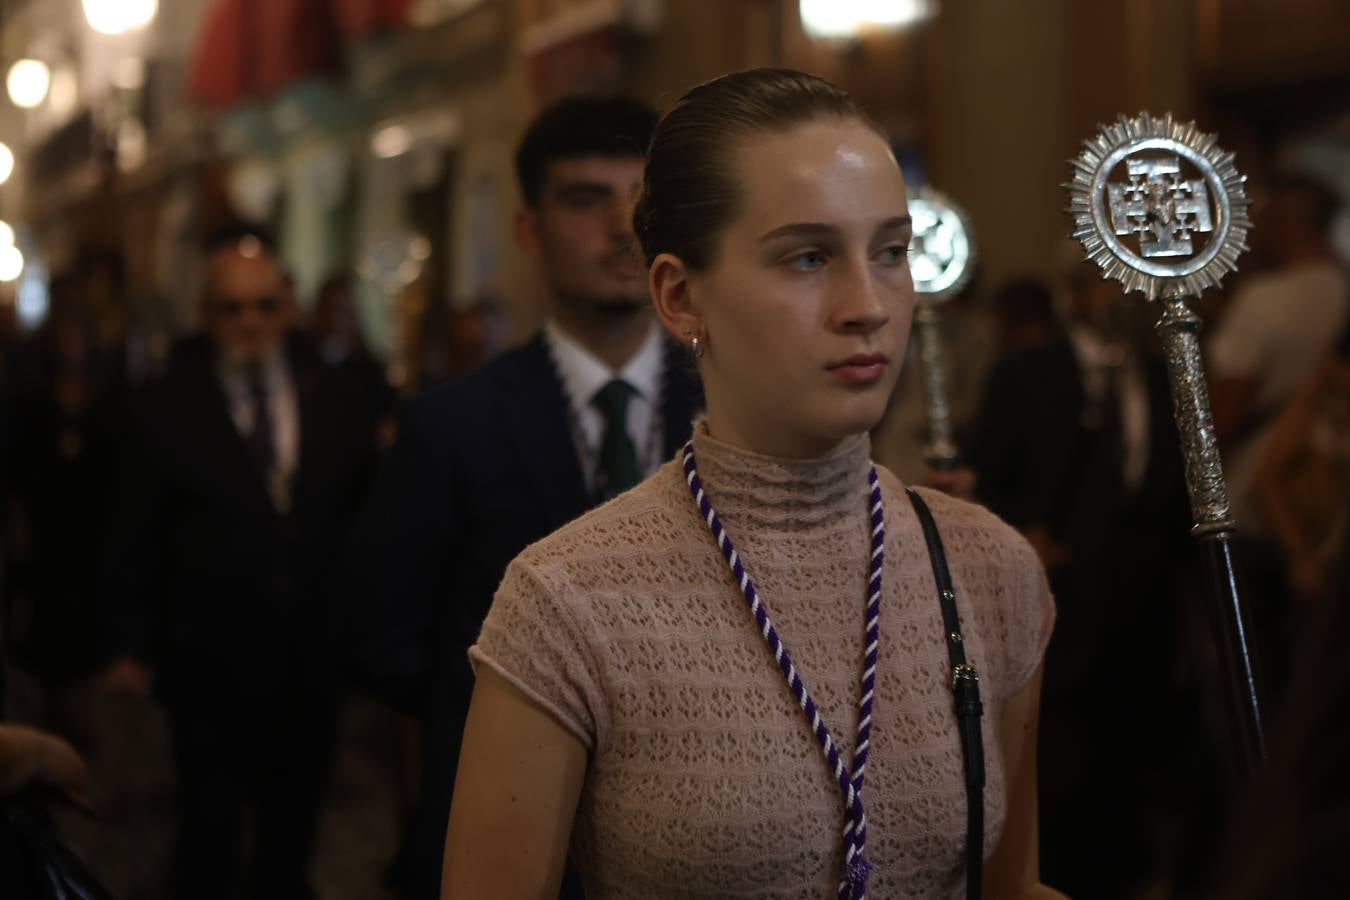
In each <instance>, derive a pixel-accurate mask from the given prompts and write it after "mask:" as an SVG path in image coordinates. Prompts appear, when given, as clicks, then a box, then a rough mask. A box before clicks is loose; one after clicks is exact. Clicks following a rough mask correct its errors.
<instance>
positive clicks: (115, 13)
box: [84, 0, 159, 34]
mask: <svg viewBox="0 0 1350 900" xmlns="http://www.w3.org/2000/svg"><path fill="white" fill-rule="evenodd" d="M158 11H159V3H158V2H157V0H84V17H85V19H86V20H88V22H89V27H90V28H92V29H94V30H95V31H97V32H98V33H99V34H124V33H126V32H128V31H132V30H134V29H137V28H144V27H145V26H146V25H149V24H150V22H151V21H152V20H153V19H154V18H155V13H157V12H158Z"/></svg>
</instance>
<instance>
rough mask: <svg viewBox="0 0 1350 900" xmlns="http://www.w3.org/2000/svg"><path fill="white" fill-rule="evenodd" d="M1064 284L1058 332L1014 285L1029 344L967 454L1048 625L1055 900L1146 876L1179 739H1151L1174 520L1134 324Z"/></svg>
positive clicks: (1172, 457) (1179, 496)
mask: <svg viewBox="0 0 1350 900" xmlns="http://www.w3.org/2000/svg"><path fill="white" fill-rule="evenodd" d="M1067 288H1068V301H1069V302H1068V307H1069V308H1068V310H1067V312H1068V316H1067V321H1066V322H1065V323H1064V327H1063V328H1062V329H1060V328H1059V327H1058V326H1057V325H1054V324H1053V321H1052V319H1051V317H1052V314H1053V313H1052V309H1053V307H1052V303H1051V297H1050V292H1049V290H1048V289H1045V288H1041V294H1042V299H1041V300H1040V301H1039V302H1037V303H1034V304H1032V303H1030V302H1029V301H1030V300H1031V298H1032V294H1031V293H1030V292H1029V290H1028V289H1027V288H1023V289H1022V293H1024V294H1025V295H1026V296H1024V297H1023V299H1022V300H1021V301H1019V302H1020V303H1021V304H1022V305H1023V306H1024V307H1025V310H1024V311H1026V312H1032V311H1035V310H1039V311H1040V314H1039V315H1037V316H1034V318H1037V319H1039V320H1040V324H1039V325H1038V326H1037V328H1036V329H1034V331H1035V332H1036V333H1037V334H1038V335H1039V338H1038V339H1037V340H1034V341H1031V342H1029V343H1026V344H1023V345H1021V346H1015V347H1014V349H1012V350H1011V351H1010V352H1009V353H1008V354H1007V355H1006V356H1004V357H1003V358H1002V359H1001V360H999V361H998V362H997V363H996V364H995V365H994V367H993V369H992V370H991V372H990V374H989V378H988V381H987V382H986V389H985V397H984V401H983V403H982V406H981V412H980V415H979V416H978V418H977V421H976V424H975V428H974V434H973V438H972V441H971V460H972V463H973V465H974V468H975V470H976V473H977V482H976V491H977V493H978V495H979V499H980V500H981V501H982V502H983V503H985V504H986V505H988V507H989V508H990V509H991V510H993V511H994V512H995V513H997V514H998V515H1000V516H1001V517H1003V518H1004V519H1006V520H1007V521H1008V522H1009V523H1010V524H1011V525H1013V526H1014V527H1016V528H1017V529H1018V530H1020V531H1021V532H1022V533H1023V534H1024V535H1025V536H1026V537H1027V539H1028V540H1029V541H1030V542H1031V544H1032V546H1033V547H1034V548H1035V549H1036V551H1037V553H1038V554H1039V555H1040V557H1041V561H1042V563H1043V564H1044V565H1045V568H1046V572H1047V574H1048V575H1049V577H1050V584H1051V587H1052V589H1053V590H1054V593H1055V600H1056V607H1057V609H1058V613H1059V618H1058V620H1057V622H1056V625H1055V635H1054V637H1053V638H1052V639H1051V641H1050V646H1049V648H1048V649H1047V651H1046V658H1045V679H1044V684H1043V688H1042V691H1043V697H1042V714H1041V739H1040V745H1041V793H1042V797H1043V798H1044V799H1043V805H1044V806H1045V808H1046V813H1045V815H1044V816H1043V817H1042V823H1043V824H1042V829H1041V846H1042V872H1043V873H1044V875H1045V878H1046V881H1047V882H1048V883H1051V884H1054V885H1055V886H1056V887H1058V888H1059V889H1061V890H1063V891H1065V892H1066V893H1068V894H1070V895H1071V896H1075V897H1077V896H1091V897H1100V898H1111V897H1123V896H1132V894H1130V891H1131V890H1132V889H1133V888H1134V887H1135V886H1137V885H1138V883H1139V882H1141V881H1143V880H1144V879H1146V878H1147V877H1148V876H1150V875H1151V874H1152V869H1153V868H1155V867H1156V866H1157V865H1158V864H1159V861H1158V860H1157V858H1156V851H1157V848H1156V847H1155V846H1153V844H1154V842H1155V841H1156V838H1155V837H1154V832H1155V831H1156V829H1151V828H1150V824H1151V821H1152V820H1151V819H1150V818H1149V817H1151V816H1155V815H1156V807H1157V801H1158V791H1159V786H1161V785H1163V784H1164V782H1163V780H1162V779H1161V778H1160V777H1158V775H1159V772H1158V768H1159V766H1165V765H1166V763H1165V762H1164V761H1165V760H1171V759H1175V751H1174V749H1173V748H1174V746H1175V745H1174V743H1172V742H1174V741H1176V740H1178V739H1179V738H1178V737H1177V736H1176V735H1178V734H1180V733H1181V732H1180V729H1177V730H1175V731H1172V732H1167V731H1166V730H1165V729H1166V727H1167V718H1166V716H1167V714H1168V713H1169V712H1170V711H1172V710H1173V708H1174V704H1171V703H1170V701H1169V697H1170V696H1171V695H1172V694H1174V693H1175V690H1174V688H1173V686H1172V683H1171V678H1172V674H1173V671H1174V663H1173V660H1174V658H1175V653H1176V652H1177V650H1178V649H1179V645H1178V642H1177V632H1178V628H1177V626H1178V613H1179V608H1180V604H1179V603H1178V602H1177V595H1176V587H1175V583H1176V580H1177V573H1178V568H1179V567H1180V566H1181V565H1182V562H1183V560H1184V557H1185V555H1186V553H1187V552H1188V551H1189V549H1190V546H1191V545H1190V540H1189V535H1188V527H1187V526H1188V525H1189V516H1188V510H1187V504H1186V492H1185V481H1184V478H1183V469H1182V460H1181V453H1180V448H1179V442H1178V438H1177V433H1176V427H1175V425H1174V424H1173V421H1172V407H1171V402H1170V399H1169V394H1168V385H1167V373H1166V371H1165V369H1164V367H1163V364H1162V362H1161V360H1160V359H1159V358H1157V356H1156V355H1155V354H1152V353H1150V352H1146V350H1147V347H1148V342H1149V337H1150V336H1149V331H1148V330H1147V319H1145V320H1144V322H1143V328H1139V327H1138V326H1139V323H1136V322H1135V321H1134V320H1133V319H1131V318H1130V313H1131V311H1132V307H1131V305H1130V304H1129V302H1128V301H1127V300H1126V299H1125V298H1124V297H1122V296H1121V294H1120V290H1119V288H1118V287H1117V286H1116V285H1114V284H1112V283H1110V282H1106V281H1103V280H1102V279H1101V278H1100V277H1099V276H1098V273H1097V271H1096V270H1095V268H1093V267H1091V266H1090V265H1087V264H1075V265H1074V267H1073V269H1072V270H1071V271H1070V273H1069V279H1068V285H1067ZM1145 315H1147V312H1146V310H1145ZM1047 338H1048V340H1047ZM1159 734H1170V735H1171V736H1170V737H1169V738H1168V743H1167V744H1166V745H1165V746H1164V744H1163V743H1162V742H1161V741H1159V740H1158V739H1157V735H1159ZM1089 823H1090V824H1089ZM1085 826H1087V827H1085Z"/></svg>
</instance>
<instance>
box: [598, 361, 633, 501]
mask: <svg viewBox="0 0 1350 900" xmlns="http://www.w3.org/2000/svg"><path fill="white" fill-rule="evenodd" d="M635 393H637V391H635V390H634V389H633V386H632V385H630V384H629V383H628V382H626V381H621V380H620V379H618V378H616V379H614V380H613V381H611V382H610V383H609V384H607V385H605V386H604V387H602V388H601V389H600V390H598V391H596V393H595V398H594V400H593V401H592V402H593V403H594V404H595V405H596V408H598V409H599V410H600V415H602V416H604V418H605V435H604V437H603V438H602V439H601V440H600V471H601V472H603V473H604V476H605V477H604V484H603V485H601V489H602V492H603V493H604V494H605V495H607V496H611V497H612V496H614V495H615V494H619V493H622V492H623V491H626V490H628V489H629V488H630V487H632V486H633V485H635V484H637V483H638V482H639V481H641V480H642V473H641V472H640V471H639V470H638V461H637V448H635V447H634V446H633V439H632V438H631V437H629V435H628V400H629V398H630V397H632V396H633V395H634V394H635Z"/></svg>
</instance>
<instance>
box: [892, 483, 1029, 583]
mask: <svg viewBox="0 0 1350 900" xmlns="http://www.w3.org/2000/svg"><path fill="white" fill-rule="evenodd" d="M877 477H878V479H879V480H880V481H881V486H882V491H883V493H884V495H885V496H886V498H887V500H888V501H889V502H890V503H892V504H899V505H901V506H902V507H903V508H904V509H905V510H910V509H911V503H910V500H909V497H908V495H907V493H906V491H907V490H910V489H912V490H913V491H914V492H915V493H916V494H918V495H919V498H920V499H921V500H923V502H924V504H925V505H926V506H927V507H928V508H929V510H931V511H932V513H933V520H934V521H935V522H936V523H937V529H938V535H939V536H940V537H941V539H942V543H943V547H944V549H946V550H947V552H948V555H949V556H955V555H957V554H959V555H960V556H961V557H962V558H963V559H964V558H968V557H972V556H973V557H977V558H978V557H985V558H987V559H988V561H990V562H1001V563H1005V564H1009V565H1014V566H1029V567H1031V568H1033V569H1036V568H1039V566H1040V562H1039V560H1038V559H1037V557H1036V551H1035V550H1033V549H1032V548H1031V545H1030V544H1029V543H1027V539H1026V538H1025V537H1023V536H1022V535H1021V533H1019V532H1018V531H1017V529H1015V528H1013V527H1012V526H1011V525H1009V524H1008V523H1007V522H1005V521H1003V520H1002V519H1000V518H999V517H998V516H996V515H995V514H994V513H992V512H990V511H989V510H988V509H987V508H985V507H983V506H981V505H980V504H978V503H973V502H971V501H969V500H962V499H960V498H958V497H953V496H951V495H950V494H945V493H943V492H942V491H938V490H934V489H932V488H926V487H912V488H909V487H907V486H906V485H903V484H901V482H900V479H898V478H897V477H896V476H895V475H894V474H892V473H891V472H890V471H888V470H887V469H884V468H881V467H878V468H877ZM916 525H917V523H916Z"/></svg>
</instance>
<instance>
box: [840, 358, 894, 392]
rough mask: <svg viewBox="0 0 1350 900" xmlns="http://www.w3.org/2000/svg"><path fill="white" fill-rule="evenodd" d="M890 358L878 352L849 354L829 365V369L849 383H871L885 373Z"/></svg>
mask: <svg viewBox="0 0 1350 900" xmlns="http://www.w3.org/2000/svg"><path fill="white" fill-rule="evenodd" d="M889 363H890V360H888V359H887V358H886V357H885V356H882V355H881V354H880V353H868V354H859V355H858V356H851V357H849V358H848V359H846V360H844V361H843V362H841V363H835V364H834V365H831V366H829V367H828V368H829V370H830V371H831V372H833V373H834V374H835V375H836V376H838V377H839V378H840V379H841V380H843V381H846V382H848V383H849V384H863V385H866V384H872V383H874V382H877V381H880V380H881V377H882V376H883V375H885V374H886V366H887V365H889Z"/></svg>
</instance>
